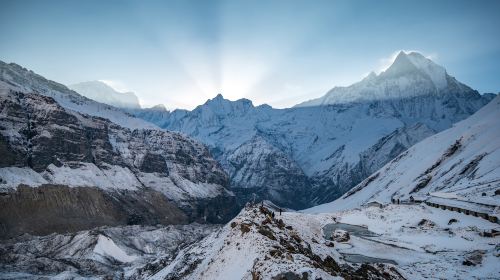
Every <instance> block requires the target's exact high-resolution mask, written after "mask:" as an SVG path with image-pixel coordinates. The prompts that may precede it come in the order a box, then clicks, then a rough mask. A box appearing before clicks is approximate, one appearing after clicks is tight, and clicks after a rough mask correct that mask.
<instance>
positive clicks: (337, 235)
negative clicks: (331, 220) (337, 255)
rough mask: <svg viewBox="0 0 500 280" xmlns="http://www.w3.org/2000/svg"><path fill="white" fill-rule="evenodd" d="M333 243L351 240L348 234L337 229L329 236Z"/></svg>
mask: <svg viewBox="0 0 500 280" xmlns="http://www.w3.org/2000/svg"><path fill="white" fill-rule="evenodd" d="M331 238H332V240H333V241H336V242H347V241H349V240H350V239H351V236H350V234H349V232H347V231H345V230H341V229H337V230H335V231H334V232H333V234H332V236H331Z"/></svg>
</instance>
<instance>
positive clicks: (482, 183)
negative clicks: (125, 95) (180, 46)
mask: <svg viewBox="0 0 500 280" xmlns="http://www.w3.org/2000/svg"><path fill="white" fill-rule="evenodd" d="M99 83H100V82H99ZM101 86H102V85H97V86H88V87H86V89H89V90H90V91H91V92H87V93H86V94H87V95H88V96H94V97H95V96H99V95H100V94H101V95H102V94H103V92H104V91H102V88H101ZM107 90H109V89H107ZM113 92H114V93H110V94H115V93H117V92H116V91H114V90H113ZM119 94H121V93H119ZM96 99H97V97H96ZM101 101H102V102H104V100H101ZM108 103H110V104H104V103H101V102H98V101H95V100H92V99H89V98H88V97H85V96H83V95H82V94H79V93H78V92H77V91H73V90H71V89H69V88H68V87H66V86H64V85H62V84H59V83H57V82H54V81H50V80H47V79H45V78H44V77H42V76H40V75H38V74H36V73H34V72H32V71H30V70H28V69H25V68H23V67H22V66H19V65H17V64H14V63H10V64H7V63H4V62H1V61H0V155H2V156H1V157H0V208H1V209H2V211H0V239H1V240H2V242H0V278H10V279H13V278H39V277H49V278H61V279H70V278H71V279H72V278H82V277H96V278H116V279H123V278H126V279H146V278H147V279H320V278H321V279H338V278H347V279H428V278H436V277H437V278H441V279H456V278H463V279H472V278H492V279H494V278H496V276H497V275H498V273H499V270H498V266H497V265H496V264H497V263H498V257H499V253H498V245H497V244H496V243H495V242H494V239H492V238H491V237H489V236H494V234H497V233H498V220H499V218H500V214H499V212H498V209H500V208H499V207H500V204H499V202H498V201H499V199H498V195H499V194H500V193H499V190H500V177H499V173H500V162H499V159H500V157H499V150H500V149H499V148H500V145H499V144H498V143H499V141H497V140H495V139H498V138H499V136H500V135H499V134H498V133H499V131H500V127H499V123H498V119H499V117H500V115H499V113H500V97H498V96H495V95H493V94H483V95H481V94H479V93H478V92H477V91H475V90H473V89H471V88H470V87H468V86H466V85H464V84H462V83H460V82H458V81H457V80H456V79H455V78H453V77H452V76H450V75H449V74H448V73H447V72H446V70H445V69H444V68H443V67H442V66H439V65H437V64H435V63H434V62H432V61H431V60H429V59H427V58H425V57H424V56H422V55H420V54H418V53H413V52H412V53H405V52H401V53H399V55H398V56H397V58H396V59H395V61H394V62H393V64H392V65H391V66H390V67H389V68H388V69H387V70H385V71H384V72H382V73H380V74H378V75H377V74H375V73H371V74H370V75H369V76H367V77H366V78H365V79H363V80H362V81H360V82H358V83H355V84H353V85H351V86H349V87H337V88H334V89H332V90H331V91H330V92H328V93H327V94H326V95H325V96H323V97H321V98H319V99H314V100H310V101H306V102H303V103H301V104H298V105H297V106H295V107H293V108H287V109H275V108H272V107H270V106H268V105H260V106H254V105H253V104H252V102H251V101H250V100H247V99H240V100H237V101H230V100H227V99H225V98H224V97H223V96H222V95H217V96H216V97H215V98H213V99H210V100H208V101H207V102H206V103H205V104H203V105H200V106H198V107H197V108H195V109H194V110H192V111H188V110H175V111H172V112H169V111H167V110H166V109H165V107H164V106H161V105H159V106H155V107H153V108H147V109H142V108H139V107H132V108H130V107H127V106H122V105H120V104H113V103H112V102H108ZM486 104H487V105H486ZM248 202H250V203H248ZM318 204H321V205H318ZM278 205H279V206H278ZM311 206H313V207H311ZM309 207H311V208H309ZM289 208H293V209H304V208H307V209H304V210H301V211H293V210H292V209H289ZM238 211H240V212H239V214H238ZM188 223H190V224H189V225H186V224H188ZM224 223H226V224H225V225H221V224H224ZM211 224H212V225H211ZM217 224H218V225H217Z"/></svg>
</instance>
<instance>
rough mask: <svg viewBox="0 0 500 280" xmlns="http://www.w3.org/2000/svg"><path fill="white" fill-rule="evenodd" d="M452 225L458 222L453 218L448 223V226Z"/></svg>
mask: <svg viewBox="0 0 500 280" xmlns="http://www.w3.org/2000/svg"><path fill="white" fill-rule="evenodd" d="M453 223H458V220H457V219H454V218H453V219H450V220H449V221H448V225H451V224H453Z"/></svg>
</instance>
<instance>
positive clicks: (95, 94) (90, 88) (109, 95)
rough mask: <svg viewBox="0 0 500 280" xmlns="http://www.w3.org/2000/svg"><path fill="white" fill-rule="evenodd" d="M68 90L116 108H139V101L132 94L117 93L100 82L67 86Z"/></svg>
mask: <svg viewBox="0 0 500 280" xmlns="http://www.w3.org/2000/svg"><path fill="white" fill-rule="evenodd" d="M68 88H70V89H72V90H74V91H76V92H78V93H79V94H81V95H83V96H85V97H88V98H90V99H92V100H95V101H97V102H101V103H104V104H108V105H111V106H114V107H118V108H125V109H138V108H141V105H140V104H139V99H138V98H137V96H136V95H135V94H134V93H133V92H118V91H116V90H114V89H113V88H112V87H110V86H109V85H107V84H105V83H104V82H101V81H88V82H81V83H77V84H72V85H68Z"/></svg>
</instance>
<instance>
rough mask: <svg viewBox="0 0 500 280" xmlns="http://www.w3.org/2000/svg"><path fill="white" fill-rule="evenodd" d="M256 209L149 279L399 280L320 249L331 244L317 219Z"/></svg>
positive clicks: (393, 273) (382, 267) (387, 267)
mask: <svg viewBox="0 0 500 280" xmlns="http://www.w3.org/2000/svg"><path fill="white" fill-rule="evenodd" d="M261 209H262V208H260V209H259V207H247V208H245V209H243V210H242V212H241V213H240V214H239V215H238V216H237V217H236V218H234V219H233V220H232V221H231V222H230V223H228V224H227V225H225V226H224V227H223V228H222V229H221V230H219V231H217V232H215V233H213V234H211V235H209V236H207V237H206V238H205V239H203V240H202V241H201V242H199V243H197V244H193V245H192V246H190V247H188V248H186V249H185V250H182V251H181V252H180V253H179V254H178V255H177V256H176V258H175V259H174V260H173V261H172V262H170V263H169V264H167V265H166V266H165V267H164V268H163V269H162V270H160V271H159V272H157V273H156V274H154V275H152V276H151V277H150V279H220V280H223V279H228V280H233V279H318V278H321V279H344V278H346V277H362V278H363V279H402V278H400V277H399V274H398V273H397V271H395V270H394V268H393V267H392V266H391V265H384V264H380V265H378V266H371V265H365V266H361V267H360V266H359V265H355V264H348V263H346V262H345V261H343V260H342V259H341V255H340V254H339V253H338V252H337V251H336V250H335V249H334V248H332V247H329V246H327V245H326V244H327V243H331V242H328V241H326V240H324V239H323V234H322V226H323V224H322V221H321V220H318V219H314V218H313V217H309V216H307V215H304V214H298V213H283V215H282V216H278V217H276V219H271V218H270V217H268V216H269V215H268V214H267V213H270V212H267V211H269V210H268V209H266V208H264V210H261ZM278 218H279V219H278ZM384 272H385V273H386V274H383V273H384ZM148 276H149V275H148Z"/></svg>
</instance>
